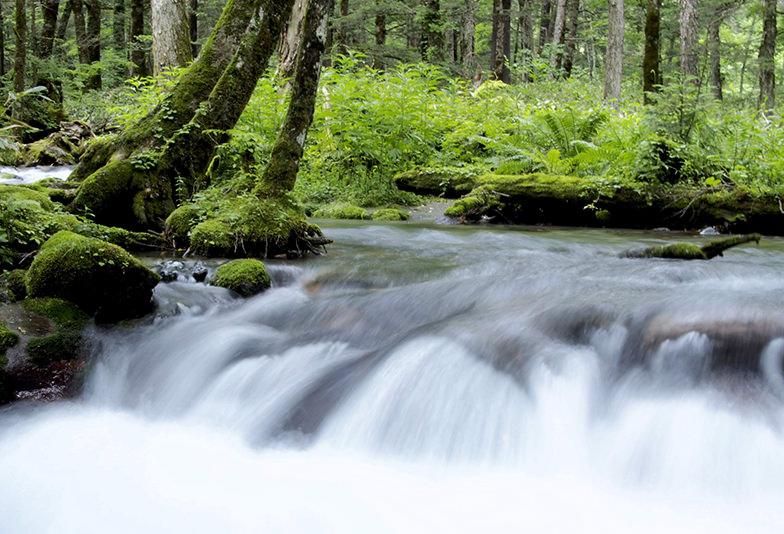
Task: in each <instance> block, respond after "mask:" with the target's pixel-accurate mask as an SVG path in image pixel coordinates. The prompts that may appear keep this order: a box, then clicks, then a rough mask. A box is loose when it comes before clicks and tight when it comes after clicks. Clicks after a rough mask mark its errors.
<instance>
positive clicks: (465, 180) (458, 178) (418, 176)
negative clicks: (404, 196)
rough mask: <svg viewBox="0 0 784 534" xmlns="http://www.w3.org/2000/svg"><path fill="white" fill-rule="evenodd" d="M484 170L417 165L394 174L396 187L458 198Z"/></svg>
mask: <svg viewBox="0 0 784 534" xmlns="http://www.w3.org/2000/svg"><path fill="white" fill-rule="evenodd" d="M485 172H486V169H483V168H479V167H417V168H415V169H411V170H409V171H406V172H402V173H400V174H398V175H396V176H395V177H394V178H393V180H394V182H395V185H396V186H397V187H398V189H400V190H402V191H409V192H412V193H417V194H419V195H434V196H442V197H445V198H458V197H459V196H461V195H465V194H466V193H468V192H470V191H471V190H472V189H473V188H474V187H475V186H476V182H477V179H478V178H479V177H480V176H481V175H482V174H484V173H485Z"/></svg>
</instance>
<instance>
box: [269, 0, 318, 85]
mask: <svg viewBox="0 0 784 534" xmlns="http://www.w3.org/2000/svg"><path fill="white" fill-rule="evenodd" d="M310 1H312V0H294V8H293V9H292V10H291V18H289V21H288V25H287V26H286V29H285V31H284V32H283V36H282V38H281V40H280V50H279V57H280V61H279V62H278V72H277V75H278V76H279V77H281V78H291V76H292V75H293V74H294V66H295V65H296V63H297V48H298V46H299V42H300V38H299V37H300V34H301V33H302V25H303V23H304V21H305V8H306V7H307V5H308V3H309V2H310Z"/></svg>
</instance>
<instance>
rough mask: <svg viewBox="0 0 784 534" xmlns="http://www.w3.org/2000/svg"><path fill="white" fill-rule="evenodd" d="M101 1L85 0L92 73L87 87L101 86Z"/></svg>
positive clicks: (88, 49) (88, 48) (95, 87)
mask: <svg viewBox="0 0 784 534" xmlns="http://www.w3.org/2000/svg"><path fill="white" fill-rule="evenodd" d="M101 1H102V0H85V5H86V6H87V54H88V56H89V62H90V65H91V68H92V71H93V72H92V74H91V75H90V77H89V78H88V79H87V82H86V83H85V88H86V89H100V88H101V69H100V66H99V65H100V62H101V8H102V5H101Z"/></svg>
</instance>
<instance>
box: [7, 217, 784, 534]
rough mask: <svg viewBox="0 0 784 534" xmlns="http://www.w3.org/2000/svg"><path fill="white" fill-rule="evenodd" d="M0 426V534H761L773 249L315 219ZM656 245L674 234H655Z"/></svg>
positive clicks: (643, 236)
mask: <svg viewBox="0 0 784 534" xmlns="http://www.w3.org/2000/svg"><path fill="white" fill-rule="evenodd" d="M326 230H327V233H328V234H329V235H330V237H332V238H333V239H335V241H336V243H337V244H336V245H335V246H334V247H332V248H331V249H330V253H329V254H328V255H327V256H325V257H322V258H315V259H310V260H308V261H305V262H300V263H289V262H270V265H271V270H272V275H273V286H274V287H273V289H272V290H270V291H268V292H267V293H265V294H263V295H261V296H258V297H255V298H253V299H250V300H247V301H240V300H236V299H234V298H232V297H231V295H229V294H228V293H227V292H224V291H223V290H219V289H216V288H208V287H205V286H203V285H196V284H189V283H185V282H174V283H171V284H167V285H161V286H159V287H158V288H157V289H156V298H157V300H158V302H159V310H160V311H159V313H158V315H157V316H156V317H155V318H151V319H150V320H147V321H142V322H139V323H138V324H135V325H129V326H126V327H123V328H115V329H112V330H108V329H98V328H96V329H94V331H93V332H92V336H93V338H94V345H95V355H94V356H95V358H94V361H95V363H94V365H93V367H92V369H91V371H90V373H89V377H88V378H87V381H86V384H85V388H84V392H83V394H82V395H81V396H80V397H79V398H78V399H74V400H73V401H69V402H59V403H53V404H49V405H34V404H21V403H19V404H16V405H13V406H11V407H9V408H6V409H5V410H4V411H3V412H0V532H2V533H12V534H15V533H31V532H33V533H37V532H51V533H93V532H96V533H97V532H112V533H124V532H128V533H131V532H133V533H136V532H187V533H192V532H221V533H222V532H308V533H313V532H361V533H366V532H405V533H411V532H435V531H443V532H602V533H605V532H652V533H653V532H655V533H662V532H668V533H669V532H688V533H695V532H710V533H711V534H716V533H723V532H728V533H729V532H777V533H778V532H784V511H782V506H781V504H782V503H784V313H782V312H783V311H784V308H783V307H782V304H784V277H782V276H781V273H782V272H784V241H780V240H775V239H769V240H765V241H763V243H762V244H761V245H760V246H759V247H754V246H753V247H745V248H738V249H734V250H732V251H730V252H729V253H727V254H726V257H725V258H720V259H717V260H713V261H711V262H672V261H664V260H636V259H622V258H620V257H619V253H620V252H622V251H623V250H625V249H627V248H630V247H634V246H640V245H643V244H644V245H649V244H653V243H657V242H659V241H661V240H663V239H664V238H668V239H669V238H673V239H674V238H675V237H673V236H668V235H662V234H652V233H639V232H611V231H600V230H590V231H589V230H559V229H531V228H527V229H521V228H493V229H485V228H464V227H437V226H430V225H427V224H401V225H378V224H371V223H356V224H348V223H347V224H341V225H338V224H331V225H329V226H327V228H326ZM677 238H678V239H692V238H690V237H687V236H677Z"/></svg>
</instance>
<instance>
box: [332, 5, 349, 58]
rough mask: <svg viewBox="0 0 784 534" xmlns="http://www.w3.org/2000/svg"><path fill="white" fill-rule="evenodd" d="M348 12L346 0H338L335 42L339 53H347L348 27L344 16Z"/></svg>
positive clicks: (346, 15)
mask: <svg viewBox="0 0 784 534" xmlns="http://www.w3.org/2000/svg"><path fill="white" fill-rule="evenodd" d="M349 12H350V10H349V4H348V0H340V25H339V26H338V30H337V32H335V33H336V35H335V42H336V43H337V45H338V53H339V54H348V48H349V45H350V42H349V36H348V34H349V32H348V27H347V26H346V17H348V15H349Z"/></svg>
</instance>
